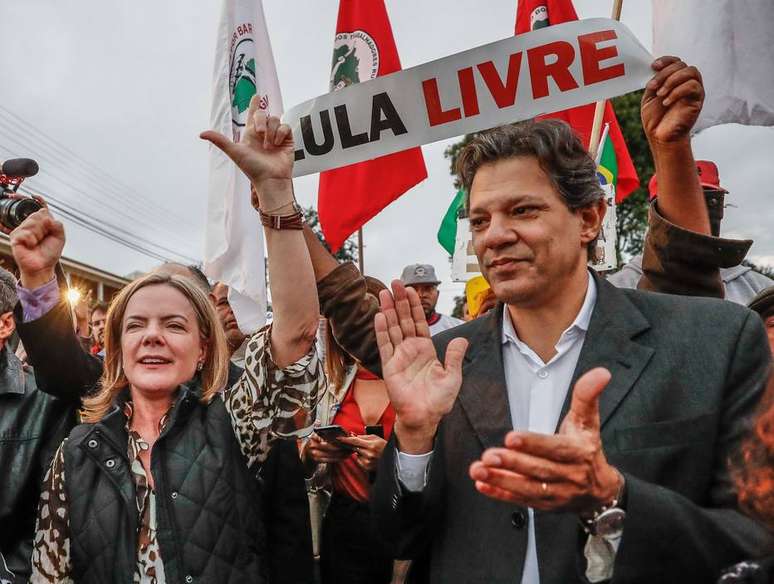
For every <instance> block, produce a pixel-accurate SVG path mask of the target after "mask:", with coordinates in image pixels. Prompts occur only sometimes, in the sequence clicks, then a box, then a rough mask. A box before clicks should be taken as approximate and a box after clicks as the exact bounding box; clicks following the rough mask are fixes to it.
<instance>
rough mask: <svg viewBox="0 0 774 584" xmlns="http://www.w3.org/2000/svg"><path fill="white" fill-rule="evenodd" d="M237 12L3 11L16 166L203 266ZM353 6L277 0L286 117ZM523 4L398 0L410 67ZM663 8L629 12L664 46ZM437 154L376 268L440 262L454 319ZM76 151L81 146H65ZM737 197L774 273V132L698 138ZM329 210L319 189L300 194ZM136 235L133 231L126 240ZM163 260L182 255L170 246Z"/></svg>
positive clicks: (446, 198) (98, 6)
mask: <svg viewBox="0 0 774 584" xmlns="http://www.w3.org/2000/svg"><path fill="white" fill-rule="evenodd" d="M220 5H221V0H197V1H196V2H190V1H184V0H164V1H163V2H159V1H151V0H134V1H132V2H118V1H112V2H106V1H104V0H79V1H78V2H61V1H60V2H56V1H54V0H2V1H1V2H0V22H2V23H3V34H2V48H1V49H0V75H2V77H0V78H1V79H2V82H0V160H2V159H6V158H13V157H21V156H28V157H32V158H36V159H38V160H39V161H40V163H41V172H40V174H39V176H38V177H36V178H35V179H32V180H30V181H28V183H29V186H30V187H33V188H35V189H37V190H39V191H41V192H45V193H48V194H50V195H52V196H53V197H55V198H57V199H58V200H60V201H62V202H64V203H67V204H69V205H71V206H72V207H74V208H75V209H78V210H80V211H81V212H84V213H87V214H88V215H90V216H92V217H93V218H94V219H96V220H97V222H98V223H102V224H104V223H105V222H107V223H109V224H111V225H115V226H117V227H119V228H121V229H124V230H126V231H129V232H132V233H137V234H140V235H141V236H143V237H144V238H147V239H148V240H150V241H152V242H153V243H154V244H156V245H160V246H163V247H165V248H167V250H172V251H175V252H177V253H179V254H183V255H185V256H188V257H191V258H195V259H200V258H201V255H202V248H203V242H204V233H203V225H204V216H205V212H206V197H207V146H206V144H204V143H203V142H201V141H200V140H199V139H198V138H197V136H198V133H199V132H200V131H201V130H203V129H206V128H207V127H208V118H209V109H210V81H211V77H212V63H213V55H214V38H215V33H216V28H217V23H218V17H219V13H220ZM575 6H576V8H577V10H578V12H579V15H580V16H581V17H591V16H609V11H610V3H609V2H602V1H592V0H576V1H575ZM337 7H338V2H337V0H264V9H265V12H266V18H267V22H268V27H269V33H270V35H271V41H272V44H273V47H274V55H275V59H276V62H277V69H278V73H279V78H280V85H281V88H282V93H283V101H284V104H285V108H286V109H289V108H290V107H291V106H293V105H295V104H297V103H299V102H301V101H305V100H307V99H309V98H312V97H315V96H317V95H319V94H321V93H324V92H326V91H327V86H328V79H329V68H330V55H331V50H332V43H333V35H334V32H335V24H336V11H337ZM515 8H516V1H515V0H486V1H481V2H475V3H474V2H469V1H465V0H421V1H420V2H409V1H407V0H388V1H387V9H388V12H389V15H390V19H391V21H392V27H393V31H394V34H395V39H396V43H397V46H398V50H399V52H400V57H401V61H402V64H403V67H404V68H406V67H410V66H413V65H418V64H420V63H424V62H426V61H430V60H432V59H437V58H440V57H443V56H446V55H448V54H451V53H455V52H458V51H462V50H465V49H468V48H471V47H473V46H477V45H480V44H484V43H487V42H491V41H494V40H497V39H500V38H504V37H506V36H508V35H510V34H512V33H513V22H514V17H515ZM650 10H651V8H650V2H647V1H645V0H628V2H624V9H623V16H622V20H623V22H624V23H625V24H626V25H628V26H629V27H630V28H631V29H632V30H633V31H634V33H635V34H636V35H637V37H638V38H639V39H640V40H641V41H642V42H643V44H644V45H645V46H646V47H648V48H650V47H651V46H652V40H651V39H652V34H651V13H650ZM449 143H450V141H445V142H439V143H436V144H431V145H429V146H424V147H423V151H424V156H425V161H426V164H427V168H428V175H429V177H428V179H427V180H426V181H424V182H423V183H421V184H420V185H419V186H417V187H416V188H414V189H412V190H411V191H409V192H408V193H406V195H404V196H403V197H402V198H401V199H399V200H398V201H396V202H395V203H393V204H392V205H391V206H390V207H388V208H387V209H386V210H385V211H384V212H383V213H382V214H380V215H379V216H378V217H376V218H375V219H374V220H372V221H371V222H370V223H369V224H368V225H366V227H365V229H364V231H365V244H366V249H365V265H366V272H367V273H369V274H372V275H374V276H376V277H378V278H381V279H382V280H385V281H389V280H390V279H392V278H394V277H396V276H397V275H399V273H400V270H401V268H402V267H403V265H405V264H408V263H414V262H423V263H432V264H434V265H435V266H436V269H437V270H438V274H439V276H440V278H441V280H443V282H444V283H443V284H442V286H441V290H442V294H441V303H440V308H441V309H443V310H444V311H446V310H449V309H450V306H451V300H452V297H453V296H454V295H455V294H459V293H460V291H461V290H462V285H460V284H453V283H451V282H450V280H449V264H448V256H447V254H446V252H445V251H443V250H442V248H441V247H440V246H439V245H438V243H437V242H436V231H437V226H438V224H439V223H440V220H441V217H442V215H443V212H444V211H445V210H446V207H447V206H448V204H449V202H450V197H451V196H452V195H453V192H452V178H451V176H450V175H449V169H448V162H447V160H445V159H444V158H443V150H444V149H445V148H446V147H447V146H448V144H449ZM62 146H64V147H65V148H66V149H67V150H64V149H63V148H62ZM694 149H695V152H696V155H697V157H699V158H709V159H712V160H715V161H716V162H717V163H718V165H719V167H720V173H721V182H722V183H723V185H724V186H726V187H727V188H728V189H729V190H730V191H731V195H730V196H729V197H728V198H727V202H728V203H730V204H731V205H732V206H731V207H729V208H728V209H727V211H726V220H725V222H724V225H723V228H724V232H725V234H727V235H729V236H744V237H751V238H754V239H755V240H756V243H755V245H754V247H753V251H752V256H754V257H757V258H764V259H768V261H769V262H770V263H772V264H774V235H773V234H772V229H771V226H772V225H774V207H773V206H772V205H771V204H769V198H770V195H769V192H770V189H771V185H772V184H774V165H772V163H771V160H772V153H773V152H774V129H772V128H747V127H741V126H722V127H716V128H711V129H709V130H707V131H706V132H704V133H702V134H700V135H699V136H698V137H696V138H695V140H694ZM296 193H297V195H298V198H299V201H300V203H301V204H302V205H305V206H306V205H310V204H315V202H316V197H317V177H316V176H311V177H304V178H302V179H299V180H298V181H297V182H296ZM67 226H68V243H67V247H66V248H65V254H66V255H67V256H69V257H71V258H74V259H77V260H80V261H83V262H86V263H89V264H93V265H96V266H98V267H100V268H103V269H105V270H108V271H111V272H115V273H117V274H128V273H130V272H133V271H135V270H146V269H148V268H150V267H152V266H153V265H154V264H155V263H157V261H156V260H154V259H152V258H150V257H147V256H145V255H142V254H140V253H137V252H135V251H132V250H129V249H127V248H126V247H124V246H122V245H119V244H117V243H114V242H111V241H109V240H107V239H105V238H103V237H101V236H98V235H95V234H93V233H91V232H89V231H86V230H84V229H83V228H80V227H77V226H74V225H72V224H70V223H68V224H67ZM117 233H119V235H120V232H117ZM156 250H157V251H158V252H159V253H161V254H162V255H169V254H168V253H167V252H165V251H164V250H158V248H156Z"/></svg>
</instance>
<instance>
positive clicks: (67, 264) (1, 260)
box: [0, 234, 130, 303]
mask: <svg viewBox="0 0 774 584" xmlns="http://www.w3.org/2000/svg"><path fill="white" fill-rule="evenodd" d="M61 264H62V268H63V269H64V272H65V274H66V275H67V277H68V278H69V280H70V287H71V288H77V289H78V290H79V291H80V292H81V293H82V294H87V293H88V292H89V291H91V297H92V298H93V299H94V300H98V301H100V302H108V303H109V302H110V301H111V300H113V297H114V296H115V295H116V294H118V292H119V291H120V290H121V288H123V287H124V286H125V285H126V284H128V283H129V282H130V280H129V279H127V278H123V277H121V276H117V275H116V274H111V273H110V272H106V271H104V270H100V269H99V268H95V267H93V266H89V265H87V264H84V263H81V262H79V261H76V260H72V259H69V258H66V257H62V260H61ZM0 266H2V267H3V268H5V269H6V270H8V271H9V272H11V273H12V274H14V275H15V276H17V277H18V275H19V270H18V269H17V267H16V262H15V261H14V259H13V254H12V253H11V244H10V242H9V240H8V236H7V235H4V234H0Z"/></svg>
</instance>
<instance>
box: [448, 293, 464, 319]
mask: <svg viewBox="0 0 774 584" xmlns="http://www.w3.org/2000/svg"><path fill="white" fill-rule="evenodd" d="M464 306H465V295H464V294H463V295H462V296H455V297H454V309H453V310H452V313H451V315H452V316H453V317H454V318H459V319H460V320H462V317H463V314H462V310H463V307H464Z"/></svg>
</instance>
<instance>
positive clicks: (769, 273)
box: [742, 260, 774, 280]
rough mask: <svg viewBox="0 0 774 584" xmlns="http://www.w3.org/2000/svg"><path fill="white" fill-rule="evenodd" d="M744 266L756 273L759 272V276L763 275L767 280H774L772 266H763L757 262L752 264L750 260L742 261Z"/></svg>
mask: <svg viewBox="0 0 774 584" xmlns="http://www.w3.org/2000/svg"><path fill="white" fill-rule="evenodd" d="M742 265H743V266H747V267H748V268H750V269H752V270H753V271H754V272H758V273H759V274H763V275H764V276H766V277H767V278H771V279H772V280H774V268H773V267H771V266H763V265H759V264H756V263H755V262H751V261H750V260H742Z"/></svg>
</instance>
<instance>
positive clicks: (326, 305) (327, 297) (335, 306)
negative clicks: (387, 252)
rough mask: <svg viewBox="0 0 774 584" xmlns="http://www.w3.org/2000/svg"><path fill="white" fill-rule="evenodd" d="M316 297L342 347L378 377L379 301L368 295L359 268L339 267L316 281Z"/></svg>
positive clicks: (380, 368) (352, 266)
mask: <svg viewBox="0 0 774 584" xmlns="http://www.w3.org/2000/svg"><path fill="white" fill-rule="evenodd" d="M385 288H386V286H385ZM317 295H318V297H319V298H320V311H321V312H322V314H323V316H324V317H325V318H327V319H328V321H329V323H330V326H331V330H332V331H333V336H334V337H335V338H336V340H337V341H338V342H339V344H340V345H341V346H342V348H343V349H344V350H345V351H346V352H347V353H349V354H350V355H352V356H353V357H354V358H355V359H357V360H358V361H360V364H361V365H362V366H363V367H365V368H366V369H368V370H369V371H370V372H371V373H373V374H374V375H378V376H380V377H381V375H382V363H381V361H380V359H379V349H378V347H377V345H376V333H375V332H374V315H375V314H376V313H377V312H378V311H379V299H378V298H377V297H376V296H374V295H373V294H370V293H369V292H368V290H367V288H366V281H365V278H364V277H363V276H362V275H361V274H360V272H359V271H358V269H357V268H356V267H355V266H354V265H353V264H351V263H346V264H341V265H340V266H338V267H337V268H336V269H334V270H333V271H332V272H331V273H329V274H328V275H326V276H324V277H323V278H322V279H321V280H319V281H318V282H317Z"/></svg>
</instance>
